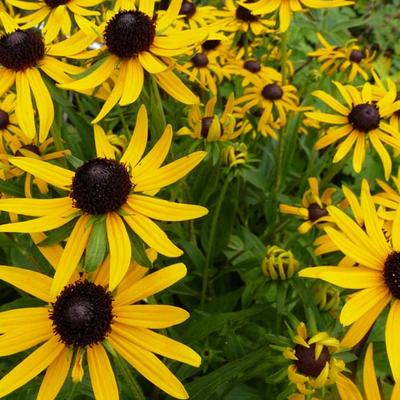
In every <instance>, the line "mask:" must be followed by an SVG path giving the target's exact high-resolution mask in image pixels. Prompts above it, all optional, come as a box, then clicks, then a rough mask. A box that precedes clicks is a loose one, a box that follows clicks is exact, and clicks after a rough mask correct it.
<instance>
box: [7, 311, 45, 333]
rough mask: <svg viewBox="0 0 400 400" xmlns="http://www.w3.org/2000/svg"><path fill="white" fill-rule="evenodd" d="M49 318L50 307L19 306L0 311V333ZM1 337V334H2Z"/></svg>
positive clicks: (35, 323)
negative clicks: (14, 308)
mask: <svg viewBox="0 0 400 400" xmlns="http://www.w3.org/2000/svg"><path fill="white" fill-rule="evenodd" d="M48 320H49V309H48V308H45V307H29V308H18V309H16V310H9V311H3V312H1V313H0V333H5V332H8V331H10V330H13V329H18V328H20V329H21V328H23V327H26V326H31V325H37V324H40V323H42V322H43V321H44V322H46V321H48ZM0 337H1V336H0Z"/></svg>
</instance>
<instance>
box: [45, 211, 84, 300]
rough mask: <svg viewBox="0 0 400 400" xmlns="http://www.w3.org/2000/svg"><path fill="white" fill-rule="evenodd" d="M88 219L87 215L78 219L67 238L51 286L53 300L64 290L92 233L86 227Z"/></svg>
mask: <svg viewBox="0 0 400 400" xmlns="http://www.w3.org/2000/svg"><path fill="white" fill-rule="evenodd" d="M89 218H90V216H89V215H82V216H81V217H79V219H78V221H77V222H76V224H75V226H74V229H73V230H72V232H71V235H70V237H69V238H68V241H67V245H66V246H65V249H64V253H63V255H62V257H61V259H60V262H59V263H58V265H57V270H56V273H55V275H54V279H53V282H52V285H51V292H50V296H51V298H52V299H55V298H56V297H57V296H58V294H59V293H60V292H61V291H62V290H63V289H64V286H65V285H66V284H67V283H68V281H69V279H70V278H71V276H72V274H73V273H74V271H75V269H76V268H77V266H78V263H79V260H80V259H81V257H82V254H83V252H84V251H85V248H86V244H87V242H88V240H89V235H90V232H91V231H92V225H90V226H87V223H88V221H89Z"/></svg>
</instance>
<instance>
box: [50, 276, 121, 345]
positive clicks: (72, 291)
mask: <svg viewBox="0 0 400 400" xmlns="http://www.w3.org/2000/svg"><path fill="white" fill-rule="evenodd" d="M112 301H113V299H112V297H111V293H110V292H108V291H107V290H105V289H104V288H103V286H100V285H96V284H94V283H93V282H89V281H87V280H86V281H78V282H75V283H73V284H71V285H68V286H67V287H65V288H64V290H63V291H62V292H61V293H60V294H59V296H58V297H57V299H56V301H55V302H54V303H52V306H53V308H52V310H51V311H50V315H49V317H50V319H51V320H52V321H53V330H54V333H56V334H58V335H59V336H60V338H61V341H62V342H63V343H64V344H66V345H67V346H71V347H74V348H78V347H80V348H83V347H86V346H93V345H94V344H97V343H100V342H102V341H103V340H104V339H105V338H106V336H107V334H108V333H109V332H110V330H111V322H112V319H113V313H112Z"/></svg>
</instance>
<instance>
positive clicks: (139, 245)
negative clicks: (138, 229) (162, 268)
mask: <svg viewBox="0 0 400 400" xmlns="http://www.w3.org/2000/svg"><path fill="white" fill-rule="evenodd" d="M128 235H129V239H130V241H131V248H132V258H133V259H134V260H135V261H136V262H137V263H138V264H139V265H141V266H143V267H147V268H153V264H152V262H151V261H150V260H149V257H147V253H146V250H145V247H144V244H143V242H142V241H141V240H140V239H139V237H138V236H137V235H136V233H134V232H132V230H130V229H129V230H128Z"/></svg>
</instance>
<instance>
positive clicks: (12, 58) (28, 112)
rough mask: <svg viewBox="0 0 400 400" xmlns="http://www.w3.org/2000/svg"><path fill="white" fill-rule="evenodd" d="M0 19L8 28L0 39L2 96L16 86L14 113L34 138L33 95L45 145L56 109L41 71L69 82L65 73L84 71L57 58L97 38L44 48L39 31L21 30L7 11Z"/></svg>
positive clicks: (76, 38)
mask: <svg viewBox="0 0 400 400" xmlns="http://www.w3.org/2000/svg"><path fill="white" fill-rule="evenodd" d="M0 20H1V22H2V23H3V26H4V29H5V33H4V34H3V35H2V36H0V96H2V95H3V94H4V93H5V92H7V90H8V89H10V88H11V87H12V86H13V85H14V84H15V88H16V89H15V90H16V104H15V114H16V117H17V120H18V123H19V126H20V127H21V129H22V130H23V132H24V134H25V135H26V136H28V137H29V138H31V139H33V138H35V137H36V132H37V130H36V126H35V112H34V108H33V103H32V94H33V97H34V99H35V103H36V107H37V113H38V118H39V142H43V141H44V140H45V139H46V137H47V135H48V133H49V130H50V127H51V125H52V123H53V120H54V107H53V100H52V98H51V96H50V93H49V90H48V89H47V86H46V84H45V83H44V81H43V77H42V72H43V73H44V74H46V75H48V76H50V78H52V79H54V80H55V81H56V82H66V81H69V80H70V79H71V78H70V77H69V76H68V75H67V74H66V72H68V73H71V74H76V73H79V72H82V69H81V68H80V67H77V66H74V65H69V64H67V63H65V62H63V61H60V60H58V59H57V58H56V57H57V56H59V57H68V56H71V55H73V54H75V52H80V51H82V50H83V49H85V48H86V47H87V46H88V44H89V43H90V42H92V41H93V38H94V37H95V36H94V37H93V36H92V37H91V38H90V37H87V36H86V35H85V34H83V33H81V32H79V33H77V34H75V35H73V36H71V37H70V38H68V39H66V40H64V41H62V42H59V43H55V44H49V45H45V43H44V41H43V37H42V35H41V33H40V32H39V31H37V30H34V29H27V30H23V29H20V28H19V27H18V25H17V24H16V23H15V21H14V20H13V19H12V18H11V17H10V16H8V14H6V13H4V12H0Z"/></svg>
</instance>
